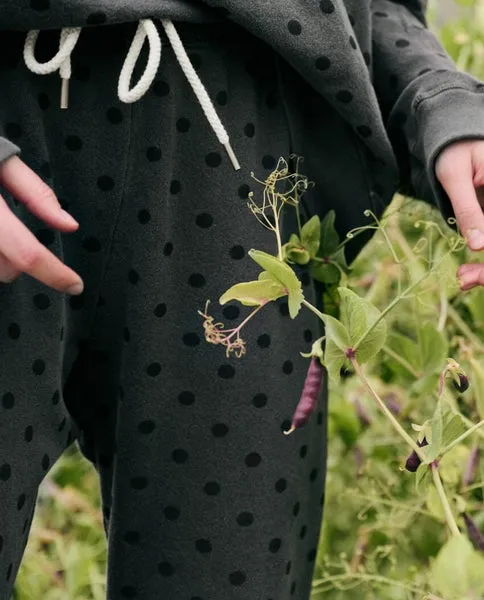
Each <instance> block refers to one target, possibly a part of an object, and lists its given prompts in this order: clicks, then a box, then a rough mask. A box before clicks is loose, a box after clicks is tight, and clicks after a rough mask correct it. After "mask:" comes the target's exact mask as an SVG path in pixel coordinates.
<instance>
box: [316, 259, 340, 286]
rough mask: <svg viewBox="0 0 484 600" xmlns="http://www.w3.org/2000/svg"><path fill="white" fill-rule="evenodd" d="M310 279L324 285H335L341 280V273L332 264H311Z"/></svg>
mask: <svg viewBox="0 0 484 600" xmlns="http://www.w3.org/2000/svg"><path fill="white" fill-rule="evenodd" d="M311 277H312V278H313V279H315V280H316V281H320V282H321V283H326V284H329V285H331V284H336V283H339V282H340V280H341V271H340V270H339V269H338V267H337V266H336V265H334V264H333V263H322V262H313V264H312V265H311Z"/></svg>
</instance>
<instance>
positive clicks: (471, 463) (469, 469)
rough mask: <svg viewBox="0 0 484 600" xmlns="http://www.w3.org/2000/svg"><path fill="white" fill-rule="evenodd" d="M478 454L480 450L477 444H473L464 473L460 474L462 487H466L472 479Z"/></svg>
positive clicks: (474, 474) (479, 454) (474, 475)
mask: <svg viewBox="0 0 484 600" xmlns="http://www.w3.org/2000/svg"><path fill="white" fill-rule="evenodd" d="M480 456H481V451H480V450H479V448H478V447H477V446H474V447H473V448H472V450H471V452H470V454H469V458H468V459H467V464H466V468H465V471H464V475H463V476H462V487H467V486H468V485H471V483H472V482H473V481H474V479H475V477H476V472H477V467H478V465H479V458H480Z"/></svg>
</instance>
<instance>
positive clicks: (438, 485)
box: [430, 462, 461, 535]
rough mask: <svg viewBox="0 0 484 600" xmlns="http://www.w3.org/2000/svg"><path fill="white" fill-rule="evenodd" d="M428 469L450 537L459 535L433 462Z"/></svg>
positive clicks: (437, 469)
mask: <svg viewBox="0 0 484 600" xmlns="http://www.w3.org/2000/svg"><path fill="white" fill-rule="evenodd" d="M430 468H431V470H432V477H433V479H434V485H435V488H436V489H437V493H438V495H439V498H440V501H441V503H442V508H443V509H444V513H445V518H446V521H447V525H448V526H449V529H450V531H451V532H452V535H461V532H460V531H459V528H458V527H457V523H456V522H455V519H454V515H453V514H452V509H451V508H450V504H449V500H448V498H447V496H446V494H445V490H444V486H443V485H442V480H441V479H440V474H439V468H438V466H437V464H436V463H435V462H433V463H432V464H431V465H430Z"/></svg>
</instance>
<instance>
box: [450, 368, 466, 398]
mask: <svg viewBox="0 0 484 600" xmlns="http://www.w3.org/2000/svg"><path fill="white" fill-rule="evenodd" d="M457 377H458V378H459V382H458V383H457V381H456V380H455V379H453V380H452V383H453V384H454V387H455V389H456V390H457V391H458V392H460V393H461V394H462V393H464V392H465V391H466V390H468V389H469V385H470V384H469V378H468V377H467V375H466V374H465V373H457Z"/></svg>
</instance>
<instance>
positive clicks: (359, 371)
mask: <svg viewBox="0 0 484 600" xmlns="http://www.w3.org/2000/svg"><path fill="white" fill-rule="evenodd" d="M351 363H352V365H353V367H354V369H355V371H356V374H357V375H358V377H359V378H360V379H361V381H362V382H363V384H364V385H365V387H366V389H367V390H368V391H369V392H370V394H371V395H372V396H373V398H374V399H375V400H376V402H377V404H378V406H379V407H380V409H381V410H382V412H383V413H384V414H385V416H386V417H387V419H388V420H389V421H390V423H391V424H392V426H393V428H394V429H395V431H396V432H397V433H398V434H399V435H400V437H402V438H403V439H404V440H405V441H406V442H407V444H408V445H409V446H410V447H411V448H412V450H414V452H415V453H416V454H417V456H418V457H419V458H420V460H421V461H422V462H426V461H427V456H426V455H425V452H424V451H423V450H422V449H421V448H420V446H419V445H418V444H417V442H415V440H414V439H412V437H411V436H410V435H409V434H408V433H407V432H406V431H405V429H404V428H403V427H402V426H401V425H400V423H399V422H398V421H397V419H395V417H394V416H393V413H392V412H391V411H390V410H389V408H388V407H387V405H386V404H385V403H384V402H383V400H382V399H381V398H380V396H379V395H378V394H377V392H376V391H375V390H374V389H373V388H372V387H371V384H370V382H369V381H368V380H367V379H366V377H365V374H364V373H363V371H362V369H361V366H360V364H359V362H358V361H357V360H356V358H352V359H351Z"/></svg>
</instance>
